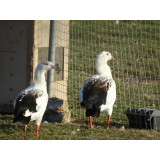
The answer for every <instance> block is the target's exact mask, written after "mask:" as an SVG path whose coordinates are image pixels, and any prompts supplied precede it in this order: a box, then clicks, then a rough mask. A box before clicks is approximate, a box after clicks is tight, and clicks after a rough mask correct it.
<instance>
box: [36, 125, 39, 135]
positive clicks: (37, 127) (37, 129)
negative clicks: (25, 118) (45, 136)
mask: <svg viewBox="0 0 160 160" xmlns="http://www.w3.org/2000/svg"><path fill="white" fill-rule="evenodd" d="M36 137H37V138H38V137H39V125H36Z"/></svg>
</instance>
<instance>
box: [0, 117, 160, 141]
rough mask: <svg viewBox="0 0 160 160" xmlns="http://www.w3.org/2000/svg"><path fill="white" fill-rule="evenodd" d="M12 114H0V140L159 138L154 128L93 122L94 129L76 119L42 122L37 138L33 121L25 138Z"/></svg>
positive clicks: (159, 135)
mask: <svg viewBox="0 0 160 160" xmlns="http://www.w3.org/2000/svg"><path fill="white" fill-rule="evenodd" d="M12 118H13V115H0V139H1V140H40V139H41V140H77V139H79V140H126V139H127V140H145V139H158V140H159V139H160V132H159V131H154V130H137V129H129V128H128V127H127V125H126V129H125V130H121V129H120V127H121V124H117V123H113V122H112V123H111V128H110V129H107V130H106V129H105V126H106V123H105V122H101V123H100V122H94V123H93V126H94V129H93V130H92V129H90V128H89V124H88V121H77V122H74V123H73V122H72V123H69V124H64V123H42V124H41V126H40V130H39V134H40V136H39V138H36V137H35V136H36V128H35V124H34V122H31V123H30V124H29V125H28V127H27V139H25V138H24V131H23V125H21V124H12Z"/></svg>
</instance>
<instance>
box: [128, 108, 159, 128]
mask: <svg viewBox="0 0 160 160" xmlns="http://www.w3.org/2000/svg"><path fill="white" fill-rule="evenodd" d="M126 115H127V117H128V120H129V127H130V128H137V129H154V130H160V110H156V109H149V108H128V109H127V111H126Z"/></svg>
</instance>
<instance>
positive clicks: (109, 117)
mask: <svg viewBox="0 0 160 160" xmlns="http://www.w3.org/2000/svg"><path fill="white" fill-rule="evenodd" d="M110 119H111V116H108V122H107V127H106V128H107V129H108V128H109V122H110Z"/></svg>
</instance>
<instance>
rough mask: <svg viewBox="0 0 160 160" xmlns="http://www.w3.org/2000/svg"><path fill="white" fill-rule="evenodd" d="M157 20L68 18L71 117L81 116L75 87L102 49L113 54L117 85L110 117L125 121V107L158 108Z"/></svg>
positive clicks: (90, 72) (159, 28)
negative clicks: (78, 19)
mask: <svg viewBox="0 0 160 160" xmlns="http://www.w3.org/2000/svg"><path fill="white" fill-rule="evenodd" d="M159 24H160V23H159V21H70V31H71V32H70V59H69V62H70V64H69V67H70V70H69V72H71V73H72V74H69V75H70V77H69V81H68V88H69V90H70V92H69V94H70V95H72V96H70V95H69V96H68V98H69V102H70V107H71V108H73V109H75V110H74V116H75V117H77V118H79V120H85V112H84V109H82V108H81V107H80V105H79V98H78V91H79V89H80V88H81V86H82V85H83V83H84V82H85V80H86V79H87V78H88V77H89V76H91V75H93V74H95V66H94V59H95V57H96V54H97V53H99V52H100V51H102V50H107V51H110V52H111V53H112V54H113V56H114V57H115V58H116V61H115V62H110V63H109V65H110V66H111V68H112V71H113V72H112V74H113V77H114V79H115V81H116V85H117V100H116V103H115V105H114V112H113V121H114V120H115V121H116V122H117V121H118V122H119V121H120V122H121V121H122V122H125V121H126V116H125V114H124V112H125V111H126V110H127V108H142V107H143V108H156V109H159V106H160V105H159V104H160V103H159V101H160V85H158V84H159V82H160V72H159V70H160V67H159V63H160V58H159V56H160V48H159V40H160V37H159V33H160V25H159ZM72 92H73V93H74V95H73V94H72ZM79 114H81V116H80V115H79ZM82 115H84V116H82ZM103 117H106V114H102V118H100V120H101V121H103V120H105V119H104V118H103Z"/></svg>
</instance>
